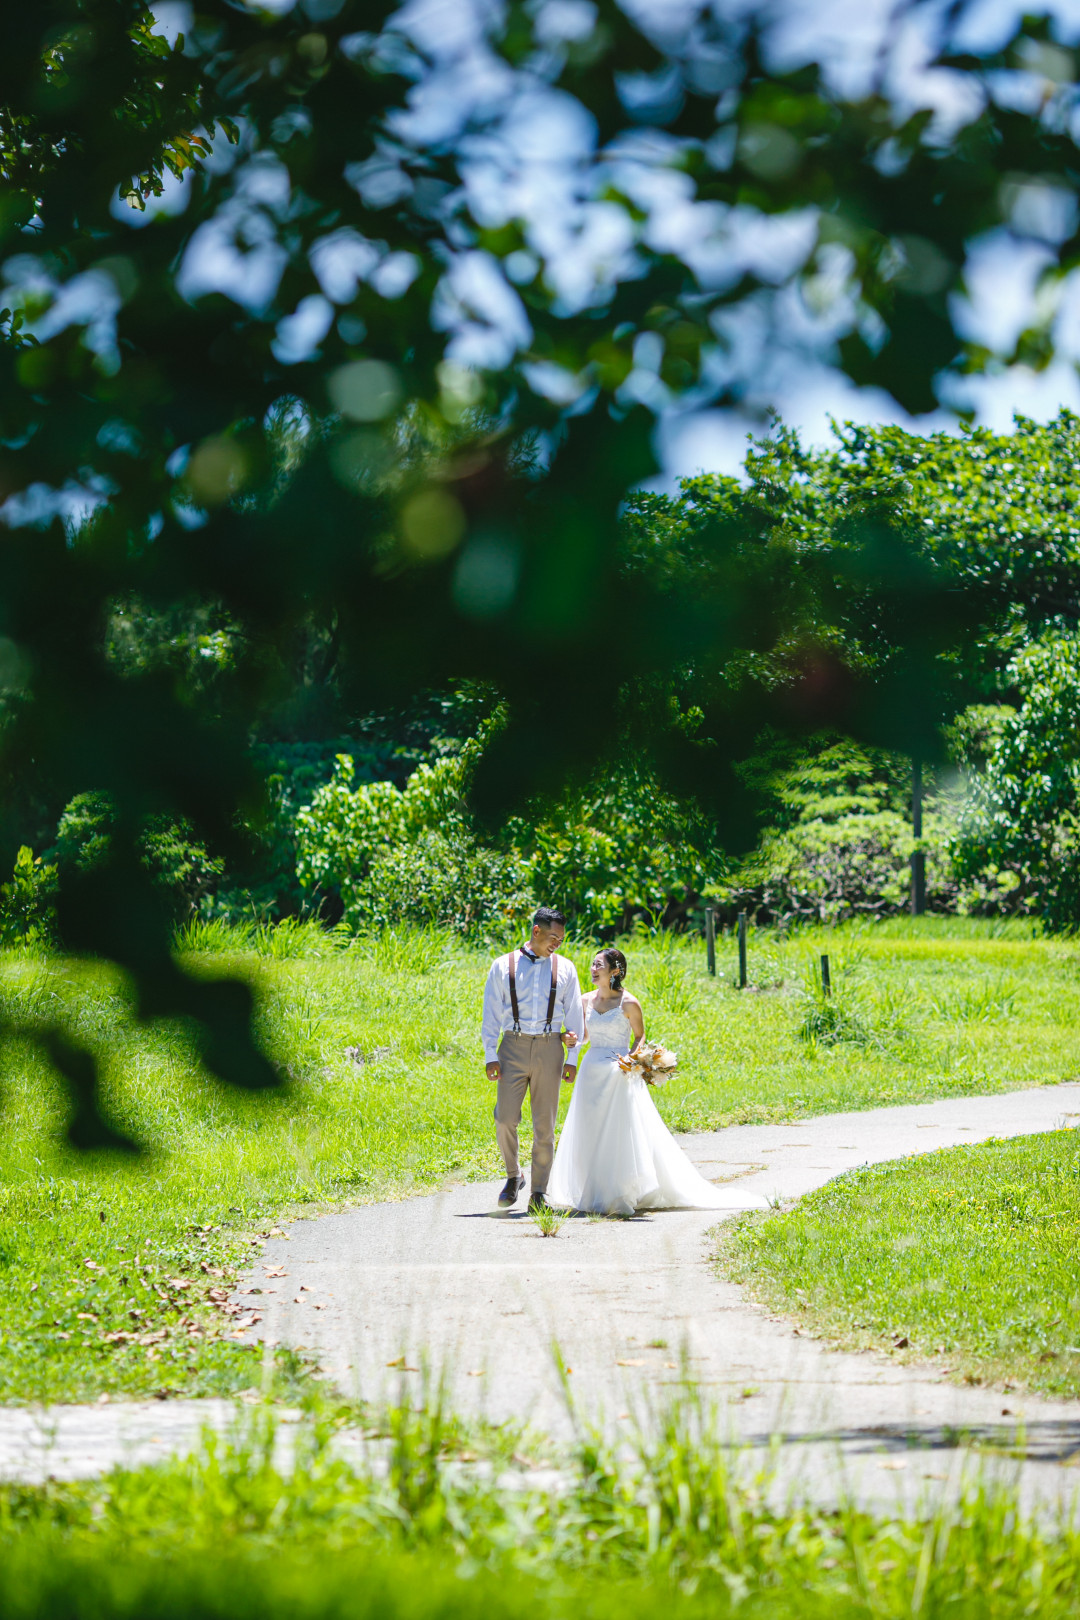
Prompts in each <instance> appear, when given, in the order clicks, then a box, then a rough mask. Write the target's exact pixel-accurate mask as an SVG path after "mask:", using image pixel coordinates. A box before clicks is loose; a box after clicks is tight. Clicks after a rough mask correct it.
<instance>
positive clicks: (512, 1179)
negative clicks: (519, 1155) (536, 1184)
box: [499, 1176, 525, 1209]
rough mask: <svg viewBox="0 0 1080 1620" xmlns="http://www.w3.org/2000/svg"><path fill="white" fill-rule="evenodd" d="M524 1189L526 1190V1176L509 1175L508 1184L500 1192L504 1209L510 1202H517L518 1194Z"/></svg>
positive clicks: (500, 1200) (500, 1201)
mask: <svg viewBox="0 0 1080 1620" xmlns="http://www.w3.org/2000/svg"><path fill="white" fill-rule="evenodd" d="M524 1190H525V1177H524V1176H508V1177H507V1179H506V1186H505V1187H504V1188H503V1190H502V1192H501V1193H500V1194H499V1203H500V1204H501V1205H502V1207H503V1208H504V1209H505V1208H506V1207H507V1206H508V1205H509V1204H516V1203H517V1201H518V1194H519V1193H521V1192H524Z"/></svg>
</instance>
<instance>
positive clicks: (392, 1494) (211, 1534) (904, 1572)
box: [0, 1391, 1080, 1620]
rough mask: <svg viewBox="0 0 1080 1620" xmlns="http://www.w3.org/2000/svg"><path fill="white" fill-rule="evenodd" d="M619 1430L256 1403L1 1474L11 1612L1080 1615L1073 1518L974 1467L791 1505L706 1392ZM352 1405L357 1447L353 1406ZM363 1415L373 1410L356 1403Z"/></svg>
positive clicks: (120, 1615)
mask: <svg viewBox="0 0 1080 1620" xmlns="http://www.w3.org/2000/svg"><path fill="white" fill-rule="evenodd" d="M656 1417H657V1422H656V1424H655V1426H654V1427H652V1428H651V1429H649V1430H647V1431H640V1432H636V1433H635V1432H634V1431H633V1430H632V1429H631V1431H630V1432H629V1433H627V1434H625V1435H624V1436H623V1437H622V1438H621V1439H620V1440H619V1441H618V1442H617V1443H608V1442H606V1441H605V1440H604V1439H603V1438H602V1437H600V1436H597V1435H594V1434H592V1433H591V1432H588V1431H585V1432H583V1433H582V1435H581V1437H580V1439H579V1441H578V1443H577V1444H576V1445H575V1446H573V1447H572V1448H566V1449H565V1450H558V1451H556V1450H553V1449H552V1448H550V1447H547V1448H545V1449H543V1450H537V1449H536V1448H535V1447H534V1446H533V1445H531V1444H530V1442H529V1440H528V1439H527V1437H524V1436H522V1435H521V1434H520V1433H518V1432H516V1431H515V1433H514V1434H513V1435H512V1436H511V1435H507V1434H504V1433H502V1432H501V1431H500V1430H491V1429H482V1428H479V1427H477V1426H471V1427H470V1426H465V1425H462V1424H460V1423H456V1422H454V1421H453V1420H452V1419H451V1418H450V1417H449V1416H448V1415H447V1414H446V1413H445V1412H444V1411H442V1410H440V1408H439V1407H438V1404H437V1403H435V1404H433V1405H431V1406H424V1405H422V1406H421V1408H420V1409H416V1410H414V1409H410V1408H408V1407H401V1408H399V1409H397V1410H395V1411H391V1412H388V1413H386V1414H383V1415H381V1416H380V1417H374V1416H372V1415H368V1416H367V1417H366V1421H365V1418H364V1415H363V1414H358V1413H356V1412H355V1411H351V1412H348V1411H347V1412H344V1413H342V1414H341V1418H340V1419H335V1417H334V1415H333V1414H332V1412H331V1411H330V1410H329V1409H326V1408H322V1409H321V1411H320V1412H319V1413H318V1415H317V1416H314V1417H313V1418H311V1419H309V1420H308V1421H306V1422H303V1423H301V1424H300V1425H298V1426H294V1427H292V1428H291V1429H290V1430H289V1431H288V1435H289V1439H290V1441H291V1444H289V1445H288V1447H287V1448H286V1449H282V1447H281V1445H280V1441H281V1431H280V1430H276V1429H275V1426H274V1424H273V1421H272V1420H270V1419H268V1418H267V1417H266V1416H265V1415H263V1414H259V1413H257V1414H255V1415H254V1416H253V1417H252V1419H251V1421H250V1424H249V1425H248V1427H247V1429H246V1431H241V1432H240V1433H238V1434H237V1435H236V1436H235V1437H234V1438H233V1439H232V1440H225V1441H222V1440H217V1441H214V1442H211V1443H210V1444H208V1446H207V1447H206V1448H205V1449H204V1450H203V1452H202V1453H201V1454H197V1455H196V1456H194V1457H192V1458H191V1459H189V1460H185V1461H180V1462H172V1463H168V1464H165V1465H163V1466H160V1467H157V1468H144V1469H140V1470H135V1471H125V1470H117V1471H115V1472H114V1473H112V1474H110V1475H108V1476H106V1477H105V1478H102V1479H99V1480H95V1481H90V1482H84V1483H78V1484H71V1485H58V1484H50V1485H48V1486H45V1487H41V1488H38V1487H34V1488H28V1487H18V1486H4V1487H0V1610H2V1612H3V1613H4V1615H5V1616H6V1617H10V1620H39V1617H40V1620H45V1617H46V1616H47V1617H48V1620H56V1617H60V1620H67V1617H71V1620H77V1617H78V1620H82V1617H83V1616H85V1617H86V1620H89V1617H91V1616H93V1620H146V1617H147V1616H150V1617H153V1616H159V1615H160V1616H165V1615H168V1616H170V1617H173V1620H185V1617H186V1620H195V1617H205V1620H211V1617H214V1620H217V1617H219V1616H220V1617H221V1620H225V1617H228V1620H248V1617H250V1620H255V1617H256V1616H258V1617H259V1620H264V1617H267V1616H269V1617H271V1620H275V1617H277V1616H281V1617H282V1620H285V1617H286V1616H288V1617H289V1620H295V1617H300V1620H306V1617H310V1620H330V1617H334V1620H338V1617H342V1620H343V1617H344V1616H346V1615H348V1616H349V1617H350V1620H354V1617H356V1616H360V1617H361V1620H368V1617H370V1620H375V1617H380V1620H383V1617H387V1616H391V1617H397V1616H401V1617H402V1620H405V1617H406V1616H407V1617H409V1620H428V1617H429V1616H430V1617H431V1620H435V1617H436V1616H438V1617H439V1620H446V1616H461V1620H465V1617H467V1616H472V1615H475V1614H477V1613H487V1612H495V1613H502V1612H511V1613H516V1612H519V1611H520V1612H523V1613H527V1614H530V1615H540V1616H544V1617H545V1620H548V1617H550V1620H565V1617H566V1616H571V1615H573V1616H577V1617H585V1620H589V1617H596V1620H601V1617H602V1620H608V1617H610V1620H615V1617H616V1616H620V1617H629V1620H638V1617H640V1620H645V1617H646V1616H648V1615H653V1614H655V1613H656V1612H657V1611H658V1610H660V1611H662V1612H664V1613H666V1614H674V1615H676V1616H679V1617H685V1620H697V1617H698V1616H701V1617H702V1620H704V1617H705V1616H710V1617H715V1616H722V1617H723V1616H729V1615H736V1614H737V1615H739V1616H743V1617H745V1616H751V1617H760V1620H765V1617H769V1620H780V1617H785V1620H796V1617H799V1620H803V1617H805V1616H810V1617H811V1620H814V1617H820V1620H825V1617H826V1616H830V1617H838V1620H848V1617H850V1620H855V1617H856V1616H858V1617H865V1620H900V1617H901V1616H903V1617H905V1620H906V1617H908V1616H911V1615H919V1616H925V1617H931V1620H933V1617H942V1620H943V1617H945V1616H960V1617H961V1620H976V1617H977V1620H1019V1617H1020V1616H1022V1615H1023V1616H1027V1615H1033V1614H1038V1615H1039V1616H1040V1617H1041V1620H1059V1617H1060V1620H1065V1617H1067V1616H1069V1617H1071V1615H1072V1614H1074V1613H1075V1611H1076V1605H1077V1602H1078V1601H1080V1539H1078V1536H1077V1533H1076V1531H1075V1529H1074V1528H1069V1527H1068V1526H1062V1527H1060V1528H1059V1527H1058V1526H1056V1525H1054V1524H1053V1523H1048V1522H1047V1521H1046V1520H1044V1521H1043V1522H1041V1523H1033V1522H1031V1521H1030V1520H1028V1519H1025V1517H1024V1516H1023V1514H1022V1513H1021V1512H1020V1510H1019V1506H1018V1503H1017V1500H1016V1497H1015V1495H1014V1494H1013V1493H1011V1492H1010V1491H1008V1490H1005V1489H1000V1488H998V1489H981V1488H980V1486H979V1484H978V1481H977V1479H974V1480H973V1481H972V1482H971V1483H970V1484H969V1486H968V1488H967V1489H966V1491H964V1492H963V1494H962V1496H961V1499H960V1501H959V1502H955V1501H948V1502H945V1503H943V1504H942V1505H939V1506H937V1507H928V1508H927V1509H926V1510H925V1511H924V1512H921V1513H920V1512H914V1513H912V1514H911V1515H910V1516H904V1515H879V1516H875V1515H872V1514H869V1513H866V1512H861V1511H859V1510H858V1509H857V1508H855V1507H854V1506H851V1505H841V1506H839V1507H836V1508H832V1509H827V1510H822V1509H820V1508H814V1507H804V1506H799V1505H791V1504H790V1503H789V1502H785V1501H784V1500H783V1499H782V1498H783V1493H780V1492H777V1491H776V1490H774V1489H773V1485H772V1479H771V1476H770V1474H769V1471H768V1468H767V1467H766V1468H759V1469H757V1470H756V1471H755V1470H752V1469H751V1468H750V1467H748V1466H746V1460H745V1459H743V1458H741V1457H740V1454H739V1452H738V1451H737V1450H733V1449H732V1448H730V1447H728V1446H726V1445H725V1444H724V1443H723V1442H722V1441H721V1440H720V1439H719V1438H718V1428H717V1424H716V1421H715V1417H714V1415H712V1414H710V1412H709V1411H708V1410H707V1409H705V1408H704V1407H703V1406H702V1404H701V1402H700V1400H699V1398H698V1396H697V1395H696V1393H695V1392H693V1391H691V1392H689V1393H688V1394H687V1395H686V1396H685V1397H683V1398H682V1399H681V1400H679V1401H677V1402H676V1403H675V1404H674V1405H673V1406H672V1407H671V1408H670V1409H669V1410H667V1411H666V1412H663V1413H659V1414H656ZM343 1420H344V1421H348V1422H349V1423H350V1424H351V1425H353V1428H352V1431H351V1434H350V1436H349V1438H348V1444H347V1446H344V1447H343V1446H342V1445H341V1443H340V1441H339V1438H338V1436H339V1435H340V1424H341V1421H343ZM358 1421H359V1423H360V1425H361V1431H362V1432H360V1433H358V1432H357V1428H356V1425H357V1423H358Z"/></svg>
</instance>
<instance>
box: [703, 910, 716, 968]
mask: <svg viewBox="0 0 1080 1620" xmlns="http://www.w3.org/2000/svg"><path fill="white" fill-rule="evenodd" d="M705 960H706V962H707V963H708V966H709V977H710V978H711V979H715V978H716V912H715V911H714V910H713V908H712V906H706V907H705Z"/></svg>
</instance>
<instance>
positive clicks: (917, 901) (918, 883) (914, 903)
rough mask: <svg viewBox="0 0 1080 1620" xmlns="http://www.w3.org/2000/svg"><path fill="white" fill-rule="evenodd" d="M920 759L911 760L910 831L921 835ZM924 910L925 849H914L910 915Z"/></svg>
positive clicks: (919, 915) (920, 914)
mask: <svg viewBox="0 0 1080 1620" xmlns="http://www.w3.org/2000/svg"><path fill="white" fill-rule="evenodd" d="M922 790H923V784H922V760H920V759H912V761H911V832H912V836H913V837H915V838H921V837H922ZM925 910H926V851H925V850H922V849H916V850H913V851H912V855H911V915H912V916H913V917H921V916H922V914H923V912H924V911H925Z"/></svg>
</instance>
